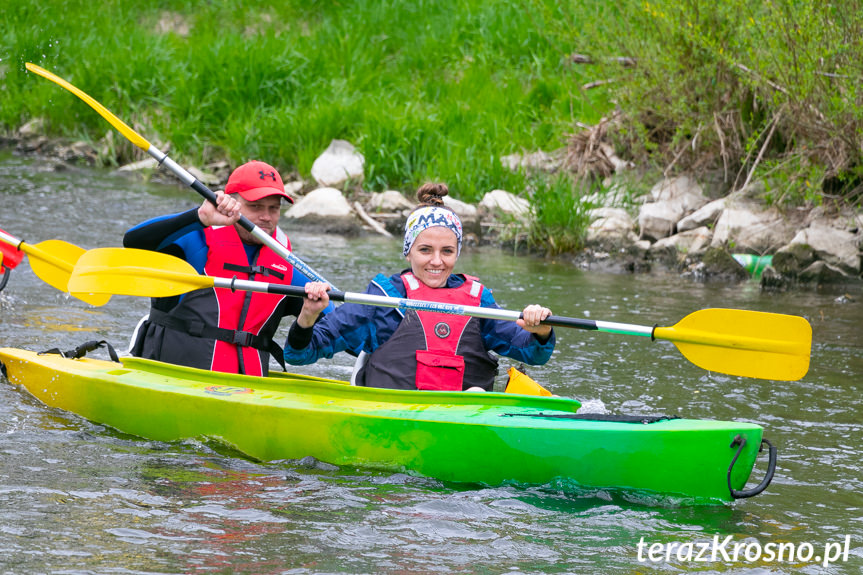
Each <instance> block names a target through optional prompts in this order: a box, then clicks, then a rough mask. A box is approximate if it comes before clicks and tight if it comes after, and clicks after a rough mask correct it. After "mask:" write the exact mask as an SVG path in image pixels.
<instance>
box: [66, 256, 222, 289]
mask: <svg viewBox="0 0 863 575" xmlns="http://www.w3.org/2000/svg"><path fill="white" fill-rule="evenodd" d="M213 285H214V281H213V278H211V277H207V276H202V275H199V274H198V272H197V271H196V270H195V268H193V267H192V266H191V265H189V264H188V263H186V262H185V261H183V260H181V259H180V258H175V257H174V256H169V255H166V254H160V253H158V252H151V251H147V250H135V249H129V248H99V249H95V250H89V251H87V252H85V253H84V255H82V256H81V258H80V259H79V260H78V263H76V264H75V269H74V271H73V272H72V277H71V278H69V289H70V290H73V291H82V292H83V291H86V292H93V293H101V294H117V295H135V296H147V297H167V296H173V295H179V294H181V293H186V292H189V291H192V290H196V289H200V288H205V287H213Z"/></svg>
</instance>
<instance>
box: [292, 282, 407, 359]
mask: <svg viewBox="0 0 863 575" xmlns="http://www.w3.org/2000/svg"><path fill="white" fill-rule="evenodd" d="M365 293H370V294H376V295H382V290H381V289H380V288H379V287H378V286H377V285H376V284H375V283H374V282H372V283H370V284H369V285H368V287H366V290H365ZM400 323H401V314H399V312H398V310H397V309H394V308H384V307H378V306H371V305H363V304H353V303H346V304H343V305H341V306H339V307H337V308H336V309H335V310H334V311H333V312H332V313H329V314H327V315H326V316H324V317H322V318H321V319H320V320H319V321H318V322H317V323H316V324H315V325H314V327H313V328H312V339H311V342H310V343H309V345H308V346H306V347H305V348H303V349H295V348H294V347H293V346H291V344H290V342H289V341H287V342H285V361H286V362H287V363H289V364H291V365H309V364H312V363H315V362H316V361H318V360H319V359H321V358H331V357H333V356H334V355H335V354H336V353H338V352H340V351H350V352H352V353H354V354H359V353H360V352H361V351H365V352H367V353H371V352H373V351H374V350H376V349H377V348H378V347H380V345H381V344H383V343H384V342H385V341H387V340H388V339H389V338H390V336H391V335H392V334H393V333H394V332H395V330H396V328H398V326H399V324H400Z"/></svg>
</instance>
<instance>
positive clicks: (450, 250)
mask: <svg viewBox="0 0 863 575" xmlns="http://www.w3.org/2000/svg"><path fill="white" fill-rule="evenodd" d="M457 254H458V239H457V238H456V235H455V232H453V231H452V230H450V229H448V228H445V227H443V226H434V227H431V228H428V229H425V230H423V231H421V232H420V235H418V236H417V239H416V240H414V244H413V245H412V246H411V251H409V252H408V255H407V256H405V257H406V259H407V260H408V263H410V265H411V271H412V272H413V274H414V275H415V276H416V277H417V279H419V280H420V281H421V282H423V283H424V284H426V285H427V286H428V287H431V288H439V287H444V286H446V280H447V278H449V275H450V274H451V273H452V269H453V268H454V267H455V262H456V260H457V259H458V255H457Z"/></svg>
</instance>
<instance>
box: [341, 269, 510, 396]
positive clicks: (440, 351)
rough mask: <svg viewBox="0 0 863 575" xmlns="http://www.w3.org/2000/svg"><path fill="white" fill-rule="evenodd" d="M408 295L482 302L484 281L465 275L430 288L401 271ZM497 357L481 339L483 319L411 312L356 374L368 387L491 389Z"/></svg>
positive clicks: (459, 302)
mask: <svg viewBox="0 0 863 575" xmlns="http://www.w3.org/2000/svg"><path fill="white" fill-rule="evenodd" d="M402 281H403V282H404V284H405V290H406V292H407V297H408V298H409V299H416V300H425V301H434V302H440V303H448V304H453V305H471V306H478V305H480V302H481V300H482V290H483V289H484V288H483V285H482V284H481V283H479V281H478V280H477V278H474V277H471V276H465V282H464V283H463V284H462V285H461V286H459V287H456V288H430V287H428V286H427V285H425V284H424V283H422V282H421V281H419V280H418V279H416V277H415V276H414V275H413V274H412V273H410V272H405V273H404V274H402ZM496 374H497V360H496V359H495V358H493V357H492V356H491V355H489V353H488V351H487V350H486V349H485V346H484V345H483V341H482V335H481V334H480V329H479V320H478V319H477V318H472V317H469V316H461V315H453V314H445V313H438V312H430V311H416V310H408V311H406V312H405V315H404V319H402V321H401V323H400V324H399V327H398V328H397V329H396V331H395V332H394V333H393V335H392V336H391V337H390V338H389V339H388V340H387V341H386V342H385V343H384V344H383V345H381V347H379V348H378V349H377V350H375V352H374V353H372V354H371V356H370V357H369V359H368V362H367V364H366V365H365V366H364V367H363V369H362V371H361V372H360V373H359V374H358V382H359V383H360V384H361V385H367V386H370V387H387V388H395V389H423V390H437V391H459V390H462V389H468V388H470V387H473V386H479V387H482V388H483V389H486V390H491V388H492V386H493V384H494V377H495V375H496Z"/></svg>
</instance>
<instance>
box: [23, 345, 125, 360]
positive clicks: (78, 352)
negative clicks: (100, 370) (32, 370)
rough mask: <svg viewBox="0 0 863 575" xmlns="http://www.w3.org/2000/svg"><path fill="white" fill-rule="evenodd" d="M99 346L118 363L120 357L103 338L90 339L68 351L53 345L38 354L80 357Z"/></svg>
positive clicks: (68, 357)
mask: <svg viewBox="0 0 863 575" xmlns="http://www.w3.org/2000/svg"><path fill="white" fill-rule="evenodd" d="M100 347H105V348H107V350H108V355H109V356H110V357H111V361H116V362H117V363H120V357H119V356H118V355H117V352H116V351H115V350H114V346H113V345H111V344H110V343H108V342H107V341H105V340H104V339H103V340H96V339H93V340H90V341H87V342H84V343H82V344H81V345H79V346H78V347H76V348H75V349H70V350H69V351H60V348H58V347H53V348H51V349H49V350H46V351H40V352H39V353H38V355H48V354H57V355H59V356H60V357H64V358H66V359H80V358H82V357H84V356H85V355H87V353H89V352H91V351H94V350H96V349H99V348H100Z"/></svg>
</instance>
